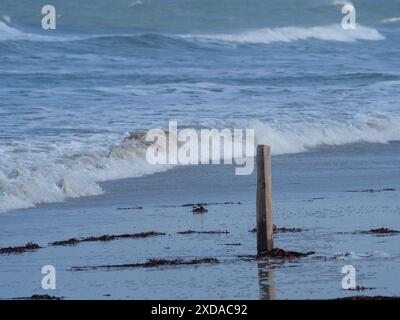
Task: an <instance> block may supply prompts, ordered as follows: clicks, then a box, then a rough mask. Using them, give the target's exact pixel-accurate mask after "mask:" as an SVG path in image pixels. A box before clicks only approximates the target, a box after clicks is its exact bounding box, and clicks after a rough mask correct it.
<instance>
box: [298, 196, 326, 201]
mask: <svg viewBox="0 0 400 320" xmlns="http://www.w3.org/2000/svg"><path fill="white" fill-rule="evenodd" d="M317 200H325V198H323V197H319V198H311V199H306V200H303V202H314V201H317Z"/></svg>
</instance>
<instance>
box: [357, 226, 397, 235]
mask: <svg viewBox="0 0 400 320" xmlns="http://www.w3.org/2000/svg"><path fill="white" fill-rule="evenodd" d="M361 233H362V234H376V235H388V234H397V233H400V231H397V230H392V229H389V228H378V229H371V230H368V231H361Z"/></svg>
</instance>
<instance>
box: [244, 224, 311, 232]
mask: <svg viewBox="0 0 400 320" xmlns="http://www.w3.org/2000/svg"><path fill="white" fill-rule="evenodd" d="M273 230H274V233H295V232H302V231H304V229H301V228H287V227H279V228H278V227H277V226H276V225H274V227H273ZM249 232H252V233H256V232H257V228H253V229H251V230H250V231H249Z"/></svg>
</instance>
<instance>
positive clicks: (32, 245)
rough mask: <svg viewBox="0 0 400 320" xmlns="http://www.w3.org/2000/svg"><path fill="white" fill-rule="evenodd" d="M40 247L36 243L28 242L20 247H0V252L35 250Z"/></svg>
mask: <svg viewBox="0 0 400 320" xmlns="http://www.w3.org/2000/svg"><path fill="white" fill-rule="evenodd" d="M40 248H41V247H40V246H39V245H38V244H36V243H33V242H28V243H27V244H26V245H24V246H21V247H8V248H0V254H12V253H24V252H27V251H35V250H38V249H40Z"/></svg>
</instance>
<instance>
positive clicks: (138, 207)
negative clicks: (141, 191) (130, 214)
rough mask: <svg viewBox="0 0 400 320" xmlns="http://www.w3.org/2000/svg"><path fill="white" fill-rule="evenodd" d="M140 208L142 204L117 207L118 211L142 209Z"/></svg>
mask: <svg viewBox="0 0 400 320" xmlns="http://www.w3.org/2000/svg"><path fill="white" fill-rule="evenodd" d="M142 209H143V207H142V206H137V207H129V208H117V210H118V211H122V210H142Z"/></svg>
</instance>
